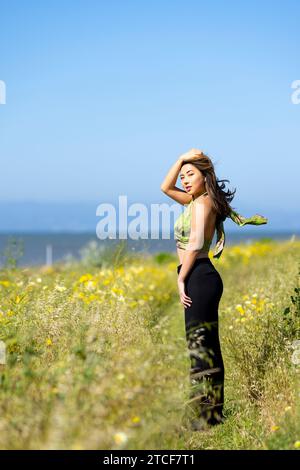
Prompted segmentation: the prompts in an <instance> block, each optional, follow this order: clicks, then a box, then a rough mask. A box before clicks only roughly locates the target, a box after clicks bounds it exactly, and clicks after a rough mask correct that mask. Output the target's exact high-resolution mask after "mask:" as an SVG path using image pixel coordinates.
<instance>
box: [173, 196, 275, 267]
mask: <svg viewBox="0 0 300 470" xmlns="http://www.w3.org/2000/svg"><path fill="white" fill-rule="evenodd" d="M203 194H207V192H205V193H203ZM193 202H194V199H192V200H191V201H190V202H189V203H188V204H185V207H186V209H185V210H184V212H182V213H181V214H180V216H179V217H178V219H177V220H176V222H175V224H174V238H175V239H176V246H177V247H178V248H182V249H186V246H187V244H188V242H189V236H190V226H191V208H192V203H193ZM228 217H230V219H231V220H232V221H233V222H234V223H236V224H237V225H239V226H240V227H243V226H244V225H246V224H251V225H262V224H266V223H267V222H268V219H267V218H266V217H264V216H263V215H260V214H255V215H252V216H251V217H248V218H246V217H244V216H243V215H241V214H239V213H238V212H236V211H235V210H233V209H232V208H231V210H230V214H229V216H228ZM225 218H226V217H225ZM225 218H224V219H222V218H220V217H217V221H216V231H217V240H216V246H215V249H214V253H213V257H214V258H219V257H220V256H221V254H222V252H223V249H224V246H225V230H224V223H223V222H224V220H225ZM211 242H212V240H206V239H205V240H204V244H203V246H202V248H201V250H199V252H200V253H203V252H205V253H206V252H208V251H209V248H210V245H211Z"/></svg>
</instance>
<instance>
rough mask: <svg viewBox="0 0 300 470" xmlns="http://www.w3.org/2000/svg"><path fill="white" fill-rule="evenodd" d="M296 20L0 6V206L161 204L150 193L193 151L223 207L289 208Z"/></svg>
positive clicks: (184, 6)
mask: <svg viewBox="0 0 300 470" xmlns="http://www.w3.org/2000/svg"><path fill="white" fill-rule="evenodd" d="M299 18H300V2H299V0H295V1H289V0H287V1H285V2H283V1H282V0H281V1H263V2H262V1H240V0H239V1H226V2H225V1H224V0H223V1H214V0H213V1H209V2H207V1H199V0H198V1H189V0H187V1H174V0H173V1H162V0H160V1H156V0H152V1H151V2H150V1H148V2H146V1H127V0H126V1H124V0H123V1H120V0H119V1H114V0H110V1H105V2H104V1H94V0H89V1H83V0H81V1H74V0H72V1H68V0H59V1H57V0H51V1H49V0H48V1H32V0H27V1H26V2H25V1H21V0H20V1H16V0H11V1H1V2H0V80H3V81H4V82H5V84H6V104H5V105H0V159H1V169H2V171H1V185H0V201H2V202H5V201H24V200H25V201H37V202H46V201H47V202H51V201H53V202H59V201H64V202H78V201H82V202H88V201H95V202H96V203H101V202H110V201H112V200H116V199H117V198H118V196H119V195H127V196H128V198H129V200H130V201H132V202H145V203H150V202H153V203H155V202H156V203H157V202H170V203H171V201H170V200H169V198H167V197H166V196H165V195H164V194H162V193H161V191H160V184H161V182H162V180H163V178H164V177H165V175H166V173H167V171H168V170H169V168H170V166H171V165H172V164H173V163H174V161H175V159H177V157H178V156H179V155H180V154H181V153H184V152H186V151H187V150H189V149H190V148H191V147H197V148H201V149H202V150H204V151H206V152H207V153H208V154H209V155H210V156H211V157H212V160H213V162H214V163H215V168H216V173H217V176H218V177H219V178H228V179H229V180H230V186H229V187H230V188H235V187H236V188H237V193H236V197H235V206H236V207H239V208H246V209H247V210H248V209H249V211H250V212H252V211H255V212H258V213H261V214H265V215H267V213H268V210H272V211H274V210H275V211H280V210H282V211H286V210H292V211H293V210H295V209H298V208H299V188H298V185H299V174H300V163H299V157H300V155H299V148H300V140H299V135H300V132H299V130H300V104H299V105H295V104H293V103H292V100H291V95H292V93H293V90H292V88H291V84H292V82H293V81H294V80H300V27H299V26H300V25H299ZM178 185H179V186H180V183H179V181H178ZM249 215H250V214H249Z"/></svg>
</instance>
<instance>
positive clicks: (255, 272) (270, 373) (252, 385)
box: [0, 239, 300, 450]
mask: <svg viewBox="0 0 300 470" xmlns="http://www.w3.org/2000/svg"><path fill="white" fill-rule="evenodd" d="M94 261H95V260H94ZM213 263H214V265H215V267H216V268H217V269H218V271H219V272H220V274H221V276H222V279H223V283H224V292H223V296H222V299H221V303H220V310H219V318H220V326H219V329H220V340H221V347H222V353H223V358H224V363H225V408H224V413H225V415H226V416H227V419H226V421H225V423H224V424H222V425H219V426H215V427H214V428H211V429H210V430H209V431H206V432H192V431H190V430H189V429H188V428H187V427H186V425H185V421H184V417H185V410H186V402H187V399H188V391H189V378H188V373H189V366H190V360H189V355H188V351H187V347H186V342H185V334H184V315H183V306H182V305H181V304H180V302H179V296H178V293H177V283H176V278H177V273H176V266H177V264H178V261H177V258H176V257H175V256H173V255H168V254H160V255H157V256H154V257H150V256H147V257H144V258H142V257H139V256H137V255H135V256H132V255H130V256H127V255H126V254H125V255H124V254H121V255H120V254H117V255H116V253H110V254H107V255H106V256H104V255H103V257H102V259H100V260H99V262H98V263H97V262H94V263H90V264H89V263H88V262H86V263H79V262H77V263H76V262H70V263H68V264H65V265H62V264H57V265H55V266H53V267H48V268H47V267H43V268H37V267H36V268H18V267H14V266H9V265H8V266H6V267H5V268H3V269H2V270H1V272H0V294H1V298H0V340H1V341H3V343H4V344H2V346H4V345H5V348H6V355H5V358H6V360H5V361H2V362H5V363H4V364H3V365H0V448H1V449H295V450H296V449H299V448H300V404H299V398H300V396H299V395H300V387H299V383H300V378H299V372H300V345H298V348H297V344H296V343H295V341H296V340H300V311H299V305H300V291H299V268H300V242H299V241H298V240H290V241H286V242H281V243H279V242H274V241H271V240H267V239H266V240H261V241H259V242H256V243H254V244H252V245H238V246H233V247H229V246H228V247H227V248H225V250H224V253H223V255H222V257H221V259H220V260H213ZM299 344H300V341H299ZM293 348H294V349H293ZM2 356H3V355H2Z"/></svg>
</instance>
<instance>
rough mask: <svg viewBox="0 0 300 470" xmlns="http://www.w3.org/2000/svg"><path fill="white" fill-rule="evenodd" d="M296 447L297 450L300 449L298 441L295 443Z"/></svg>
mask: <svg viewBox="0 0 300 470" xmlns="http://www.w3.org/2000/svg"><path fill="white" fill-rule="evenodd" d="M294 447H295V449H300V441H296V442H295V443H294Z"/></svg>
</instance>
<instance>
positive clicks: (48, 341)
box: [46, 338, 52, 346]
mask: <svg viewBox="0 0 300 470" xmlns="http://www.w3.org/2000/svg"><path fill="white" fill-rule="evenodd" d="M46 344H47V346H52V341H51V339H50V338H47V339H46Z"/></svg>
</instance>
